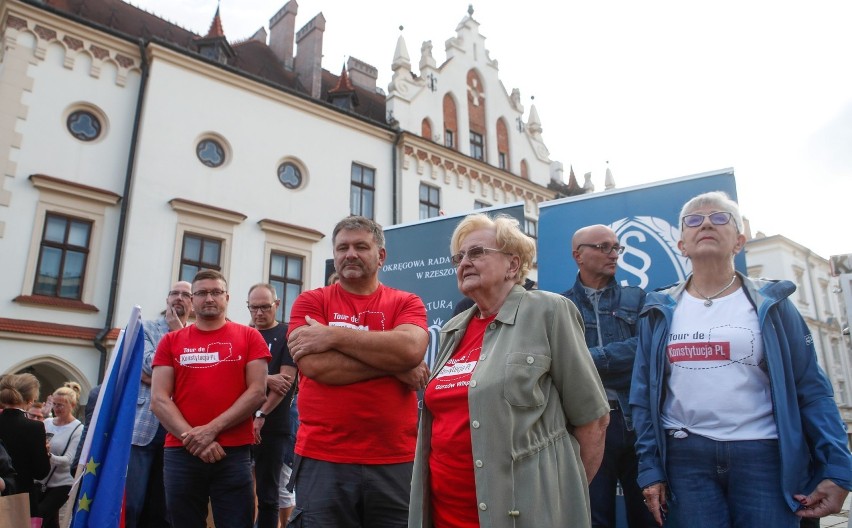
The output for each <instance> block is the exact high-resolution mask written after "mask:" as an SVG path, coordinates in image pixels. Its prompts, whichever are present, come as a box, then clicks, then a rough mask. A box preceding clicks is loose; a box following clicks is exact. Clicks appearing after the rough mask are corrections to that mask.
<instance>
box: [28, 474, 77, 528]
mask: <svg viewBox="0 0 852 528" xmlns="http://www.w3.org/2000/svg"><path fill="white" fill-rule="evenodd" d="M36 485H37V486H38V485H40V484H36ZM70 491H71V486H56V487H55V488H47V490H46V491H45V492H44V493H42V495H41V500H40V501H39V503H38V516H39V517H41V518H42V519H44V521H43V522H42V527H43V528H59V508H61V507H62V505H63V504H65V501H67V500H68V493H69V492H70Z"/></svg>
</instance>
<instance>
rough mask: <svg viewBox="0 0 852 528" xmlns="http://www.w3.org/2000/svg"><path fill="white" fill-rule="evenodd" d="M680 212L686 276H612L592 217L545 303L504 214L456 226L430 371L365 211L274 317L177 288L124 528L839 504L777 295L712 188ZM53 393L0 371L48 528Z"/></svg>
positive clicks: (800, 518) (781, 523)
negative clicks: (325, 282) (444, 312)
mask: <svg viewBox="0 0 852 528" xmlns="http://www.w3.org/2000/svg"><path fill="white" fill-rule="evenodd" d="M680 221H681V240H680V241H679V248H680V250H681V251H682V252H683V255H684V256H686V257H688V258H689V259H690V261H691V263H692V273H691V274H690V275H689V277H687V279H686V280H684V281H683V282H682V283H680V284H677V285H674V286H672V287H669V288H665V289H662V290H660V291H656V292H645V291H643V290H642V289H640V288H637V287H631V286H624V285H622V284H619V282H618V281H616V279H615V274H616V269H617V263H618V259H619V255H620V254H622V252H623V251H624V247H623V246H622V245H621V244H620V242H619V239H618V236H617V235H616V233H614V232H613V231H612V230H611V229H610V228H609V227H607V226H603V225H592V226H587V227H584V228H582V229H580V230H578V231H577V232H576V233H574V234H573V237H572V238H571V254H572V256H573V258H574V260H575V261H576V263H577V267H578V270H579V271H578V274H577V277H576V280H575V283H574V285H573V287H572V288H571V289H569V290H568V291H566V292H564V293H563V294H561V295H560V294H555V293H550V292H545V291H539V290H536V289H535V288H530V281H529V280H528V274H529V272H530V270H531V269H532V267H533V263H534V261H535V243H534V241H533V240H531V239H530V238H529V237H527V236H526V235H525V234H524V233H523V232H522V231H521V229H520V228H519V225H518V222H517V220H515V219H512V218H509V217H503V216H498V217H496V218H490V217H489V216H487V215H484V214H475V215H470V216H468V217H466V218H465V219H463V220H462V221H461V222H460V223H459V225H458V226H457V227H456V230H455V232H454V233H453V236H452V239H451V241H450V253H451V255H452V257H451V261H452V264H453V266H454V267H455V268H456V277H457V282H458V288H459V292H460V293H461V294H462V295H464V296H465V297H466V298H467V299H469V301H468V303H469V308H466V309H465V310H463V311H460V313H458V314H457V315H456V316H454V317H453V318H452V319H450V320H449V321H448V322H447V323H446V324H445V325H444V327H443V328H442V330H441V337H440V345H439V351H438V354H437V357H436V359H435V363H434V364H433V365H427V364H426V363H425V362H424V360H423V358H424V352H425V349H426V345H427V341H428V333H427V323H426V309H425V306H424V304H423V301H422V300H421V299H420V298H419V297H418V296H416V295H414V294H412V293H408V292H404V291H401V290H397V289H394V288H390V287H388V286H386V285H384V284H382V283H381V282H380V281H379V279H378V271H379V269H381V267H382V265H383V264H384V262H385V259H386V257H387V254H386V249H385V244H384V234H383V232H382V228H381V226H379V225H378V224H376V223H375V222H374V221H372V220H370V219H367V218H364V217H357V216H352V217H347V218H345V219H343V220H341V221H340V222H339V223H338V224H337V226H336V227H335V229H334V231H333V234H332V243H333V253H334V265H335V279H334V281H330V282H333V283H330V285H329V286H326V287H323V288H319V289H315V290H310V291H306V292H303V293H302V294H301V295H299V296H298V297H297V299H296V300H295V302H294V304H293V306H292V309H291V311H290V318H289V324H283V323H280V322H279V320H278V318H277V317H276V314H277V313H278V312H279V309H280V300H279V298H278V292H277V291H276V289H275V288H274V287H273V286H271V285H269V284H266V283H259V284H256V285H254V286H252V287H251V288H250V289H249V291H248V292H247V295H246V306H247V309H248V311H249V314H250V317H251V325H249V326H246V325H241V324H237V323H234V322H232V321H230V320H229V319H228V318H227V316H226V315H227V310H228V304H229V301H230V297H231V294H230V292H229V291H228V283H227V281H226V279H225V277H224V276H223V275H222V274H221V273H219V272H217V271H211V270H202V271H199V272H198V274H196V276H195V277H194V279H193V281H192V282H191V283H190V282H178V283H176V284H174V285H173V286H172V287H171V289H170V290H169V292H168V295H167V297H166V310H165V311H164V312H163V313H162V314H161V316H160V317H159V318H158V319H156V320H151V321H145V322H144V324H143V327H144V335H145V353H144V360H143V365H142V377H141V380H140V384H139V398H138V406H137V411H136V417H135V418H136V420H135V426H134V432H133V440H132V447H131V455H130V462H129V465H128V472H129V473H130V474H132V475H133V478H128V479H127V487H126V499H125V501H126V502H125V525H126V526H128V527H148V526H151V527H156V528H159V527H169V526H170V527H180V528H195V527H197V528H202V527H205V526H206V525H207V520H208V515H209V513H208V505H209V511H210V512H212V517H213V521H214V523H215V525H216V526H220V527H241V528H250V527H252V526H257V527H258V528H277V527H279V526H282V527H283V526H289V527H290V528H301V527H319V526H322V527H336V528H349V527H352V528H356V527H365V526H369V527H379V528H382V527H388V528H390V527H405V526H408V527H409V528H449V527H464V528H473V527H495V528H501V527H506V528H510V527H511V528H522V527H556V526H571V527H579V528H582V527H591V526H595V527H614V526H616V522H617V521H616V510H617V506H616V501H617V495H619V493H620V492H619V490H621V492H623V496H624V510H625V512H626V520H627V525H628V526H629V527H630V528H640V527H641V528H647V527H652V526H681V527H682V526H690V527H708V528H710V527H712V528H723V527H732V528H750V527H754V526H773V527H776V526H777V527H785V526H786V527H790V528H793V527H798V526H800V525H801V526H804V524H803V522H810V521H811V520H812V519H818V518H820V517H824V516H826V515H829V514H831V513H835V512H837V511H839V510H840V508H841V506H842V504H843V501H844V499H845V498H846V495H847V493H848V490H850V489H852V456H850V452H849V448H848V445H847V436H846V431H845V429H844V424H843V422H842V420H841V418H840V415H839V412H838V410H837V407H836V405H835V403H834V398H833V393H832V390H831V386H830V384H829V382H828V381H827V379H826V377H825V375H824V373H823V372H822V371H821V370H820V368H819V366H818V365H817V361H816V355H815V352H814V347H813V338H812V337H811V335H810V331H809V330H808V328H807V326H806V324H805V322H804V320H803V319H802V317H801V315H800V314H799V312H798V311H797V310H796V308H795V306H794V305H793V303H792V302H791V301H790V300H789V299H788V297H789V296H790V294H791V293H792V292H793V291H794V290H795V287H794V286H793V285H792V284H791V283H789V282H787V281H768V280H755V279H750V278H748V277H746V276H744V275H742V274H740V273H738V272H737V271H736V270H735V268H734V257H735V256H736V255H737V254H738V253H739V252H740V251H741V250H742V249H743V246H744V244H745V237H744V235H743V228H742V217H741V215H740V212H739V208H738V206H737V204H736V203H735V202H733V201H732V200H730V199H729V198H728V197H727V196H726V195H724V194H723V193H706V194H703V195H699V196H697V197H695V198H693V199H691V200H690V201H688V202H687V203H686V204H684V206H683V209H682V211H681V215H680ZM66 385H68V386H65V387H61V388H59V389H57V390H56V391H55V392H54V393H53V394H52V395H51V397H50V399H49V403H48V404H47V405H44V406H40V405H38V404H37V402H36V400H37V399H38V395H39V394H38V392H39V385H38V380H37V379H36V378H35V377H34V376H32V375H31V374H14V375H7V376H4V377H3V378H2V379H0V404H2V406H3V408H4V410H3V412H2V413H0V440H2V445H0V492H2V493H3V494H9V493H28V494H29V495H30V499H31V502H30V505H31V515H32V516H33V517H40V518H42V519H44V524H43V526H58V524H57V521H58V519H59V518H60V517H61V515H62V513H61V508H63V505H65V507H66V508H67V507H68V505H69V504H70V502H71V501H67V497H68V493H69V490H70V489H71V483H72V482H73V468H74V466H75V462H74V459H75V455H74V454H75V453H77V452H78V450H77V448H78V444H79V443H80V439H81V437H83V436H84V434H85V432H84V431H83V430H82V427H81V423H80V422H79V421H78V420H77V419H76V418H75V417H74V410H75V408H76V406H77V402H78V399H79V385H76V384H66ZM297 391H298V398H297ZM418 393H421V394H422V401H418ZM89 398H90V401H91V399H92V396H91V395H90V397H89ZM47 415H50V416H49V417H47ZM41 421H43V423H40V422H41ZM297 425H298V432H297V433H296V432H295V430H296V426H297ZM3 447H5V450H4V449H2V448H3ZM77 456H79V454H78V455H77ZM13 468H14V469H13Z"/></svg>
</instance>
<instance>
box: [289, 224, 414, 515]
mask: <svg viewBox="0 0 852 528" xmlns="http://www.w3.org/2000/svg"><path fill="white" fill-rule="evenodd" d="M332 244H333V249H334V267H335V270H336V271H337V274H338V276H339V277H340V282H338V283H337V284H333V285H331V286H326V287H324V288H319V289H316V290H311V291H306V292H303V293H302V294H301V295H300V296H299V297H298V298H297V299H296V301H295V303H294V304H293V309H292V315H291V318H290V333H289V339H288V344H289V347H290V352H291V354H292V355H293V359H294V360H295V361H296V364H297V365H298V366H299V370H300V372H301V374H302V375H301V377H300V381H299V399H298V401H299V403H298V407H299V416H300V419H301V424H300V425H299V432H298V436H297V439H296V455H297V458H296V461H295V466H294V468H293V478H292V479H291V489H292V486H293V485H295V487H296V489H297V493H298V504H297V505H296V508H295V510H294V512H293V515H292V516H291V518H290V522H291V525H293V526H296V525H298V526H302V525H304V526H308V525H310V526H335V527H337V528H349V527H352V528H355V527H360V526H406V525H407V522H408V504H409V494H410V488H411V473H412V467H413V461H414V448H415V442H416V439H417V398H416V396H415V394H414V390H419V389H422V388H423V387H424V386H425V384H426V380H427V378H428V373H429V371H428V368H427V367H426V364H425V363H424V362H423V356H424V354H425V352H426V345H427V342H428V334H427V330H426V328H427V326H426V308H425V306H424V305H423V301H421V300H420V298H419V297H417V296H416V295H414V294H411V293H408V292H404V291H400V290H395V289H393V288H389V287H387V286H385V285H383V284H381V283H380V282H379V278H378V272H379V269H380V268H381V267H382V265H383V264H384V262H385V257H386V252H385V247H384V245H385V241H384V233H383V232H382V228H381V226H380V225H378V224H377V223H375V222H374V221H372V220H370V219H368V218H364V217H361V216H350V217H348V218H345V219H343V220H342V221H340V222H339V223H338V224H337V226H336V227H335V228H334V232H333V236H332ZM332 483H333V484H332ZM299 519H301V522H302V523H303V524H297V523H298V522H300V521H299Z"/></svg>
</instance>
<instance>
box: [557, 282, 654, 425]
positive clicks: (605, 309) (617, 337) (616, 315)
mask: <svg viewBox="0 0 852 528" xmlns="http://www.w3.org/2000/svg"><path fill="white" fill-rule="evenodd" d="M562 295H564V296H565V297H567V298H568V299H570V300H571V301H572V302H573V303H574V304H575V305H576V306H577V308H578V309H579V310H580V314H581V315H582V316H583V321H584V323H585V327H586V346H587V347H589V353H591V355H592V359H593V360H594V362H595V368H597V369H598V374H599V375H600V377H601V381H602V382H603V385H604V388H605V389H607V390H610V391H615V393H616V394H617V397H618V403H619V405H620V407H621V412H622V414H623V415H624V423H625V425H626V426H627V428H628V429H630V430H632V428H633V425H632V422H631V417H630V407H629V404H628V399H629V396H630V379H631V377H632V375H633V360H634V358H635V357H636V345H637V343H638V339H637V338H636V323H637V320H638V318H639V312H640V311H641V310H642V306H643V305H644V304H645V290H643V289H642V288H638V287H636V286H620V285H619V284H618V282H616V280H615V279H612V280H611V281H610V282H609V284H608V285H607V286H606V288H604V289H603V291H602V292H601V295H600V298H599V299H598V307H597V314H596V313H595V305H594V303H593V302H592V301H591V299H589V296H588V295H587V294H586V289H585V287H584V286H583V283H581V282H580V275H579V273H578V274H577V280H576V281H575V282H574V287H573V288H571V289H570V290H568V291H566V292H564V293H563V294H562ZM599 321H600V328H598V322H599ZM599 330H600V332H599ZM599 333H600V338H601V339H602V340H603V344H601V342H600V341H599V339H598V334H599Z"/></svg>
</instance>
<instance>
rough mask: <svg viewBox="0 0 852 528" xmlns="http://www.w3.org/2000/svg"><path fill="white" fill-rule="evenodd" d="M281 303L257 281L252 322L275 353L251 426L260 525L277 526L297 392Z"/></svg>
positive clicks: (265, 527) (272, 290) (250, 304)
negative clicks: (262, 399)
mask: <svg viewBox="0 0 852 528" xmlns="http://www.w3.org/2000/svg"><path fill="white" fill-rule="evenodd" d="M280 305H281V301H280V300H279V299H278V292H276V291H275V288H274V287H272V286H271V285H270V284H266V283H260V284H255V285H254V286H252V287H251V288H250V289H249V293H248V301H247V302H246V307H247V308H248V311H249V315H250V316H251V322H252V325H253V326H254V327H255V328H256V329H257V330H258V332H260V335H261V336H263V340H264V341H266V344H267V346H269V353H270V354H272V359H271V360H270V361H269V363H268V364H267V369H268V371H267V372H268V374H267V376H266V385H267V392H266V401H265V402H264V403H263V405H261V407H260V409H258V410H257V411H256V412H255V414H254V421H253V425H252V428H253V431H254V442H255V445H254V448H253V451H254V475H255V493H256V495H257V528H278V492H279V486H280V479H281V475H282V472H281V469H282V466H283V465H284V454H285V452H286V449H287V442H288V441H289V438H290V403H291V402H292V401H293V393H294V392H295V390H294V385H293V383H294V382H295V379H296V365H295V364H294V363H293V358H291V357H290V351H289V350H288V349H287V325H285V324H283V323H279V322H278V320H277V319H276V315H277V313H278V307H279V306H280ZM284 484H286V482H284Z"/></svg>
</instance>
